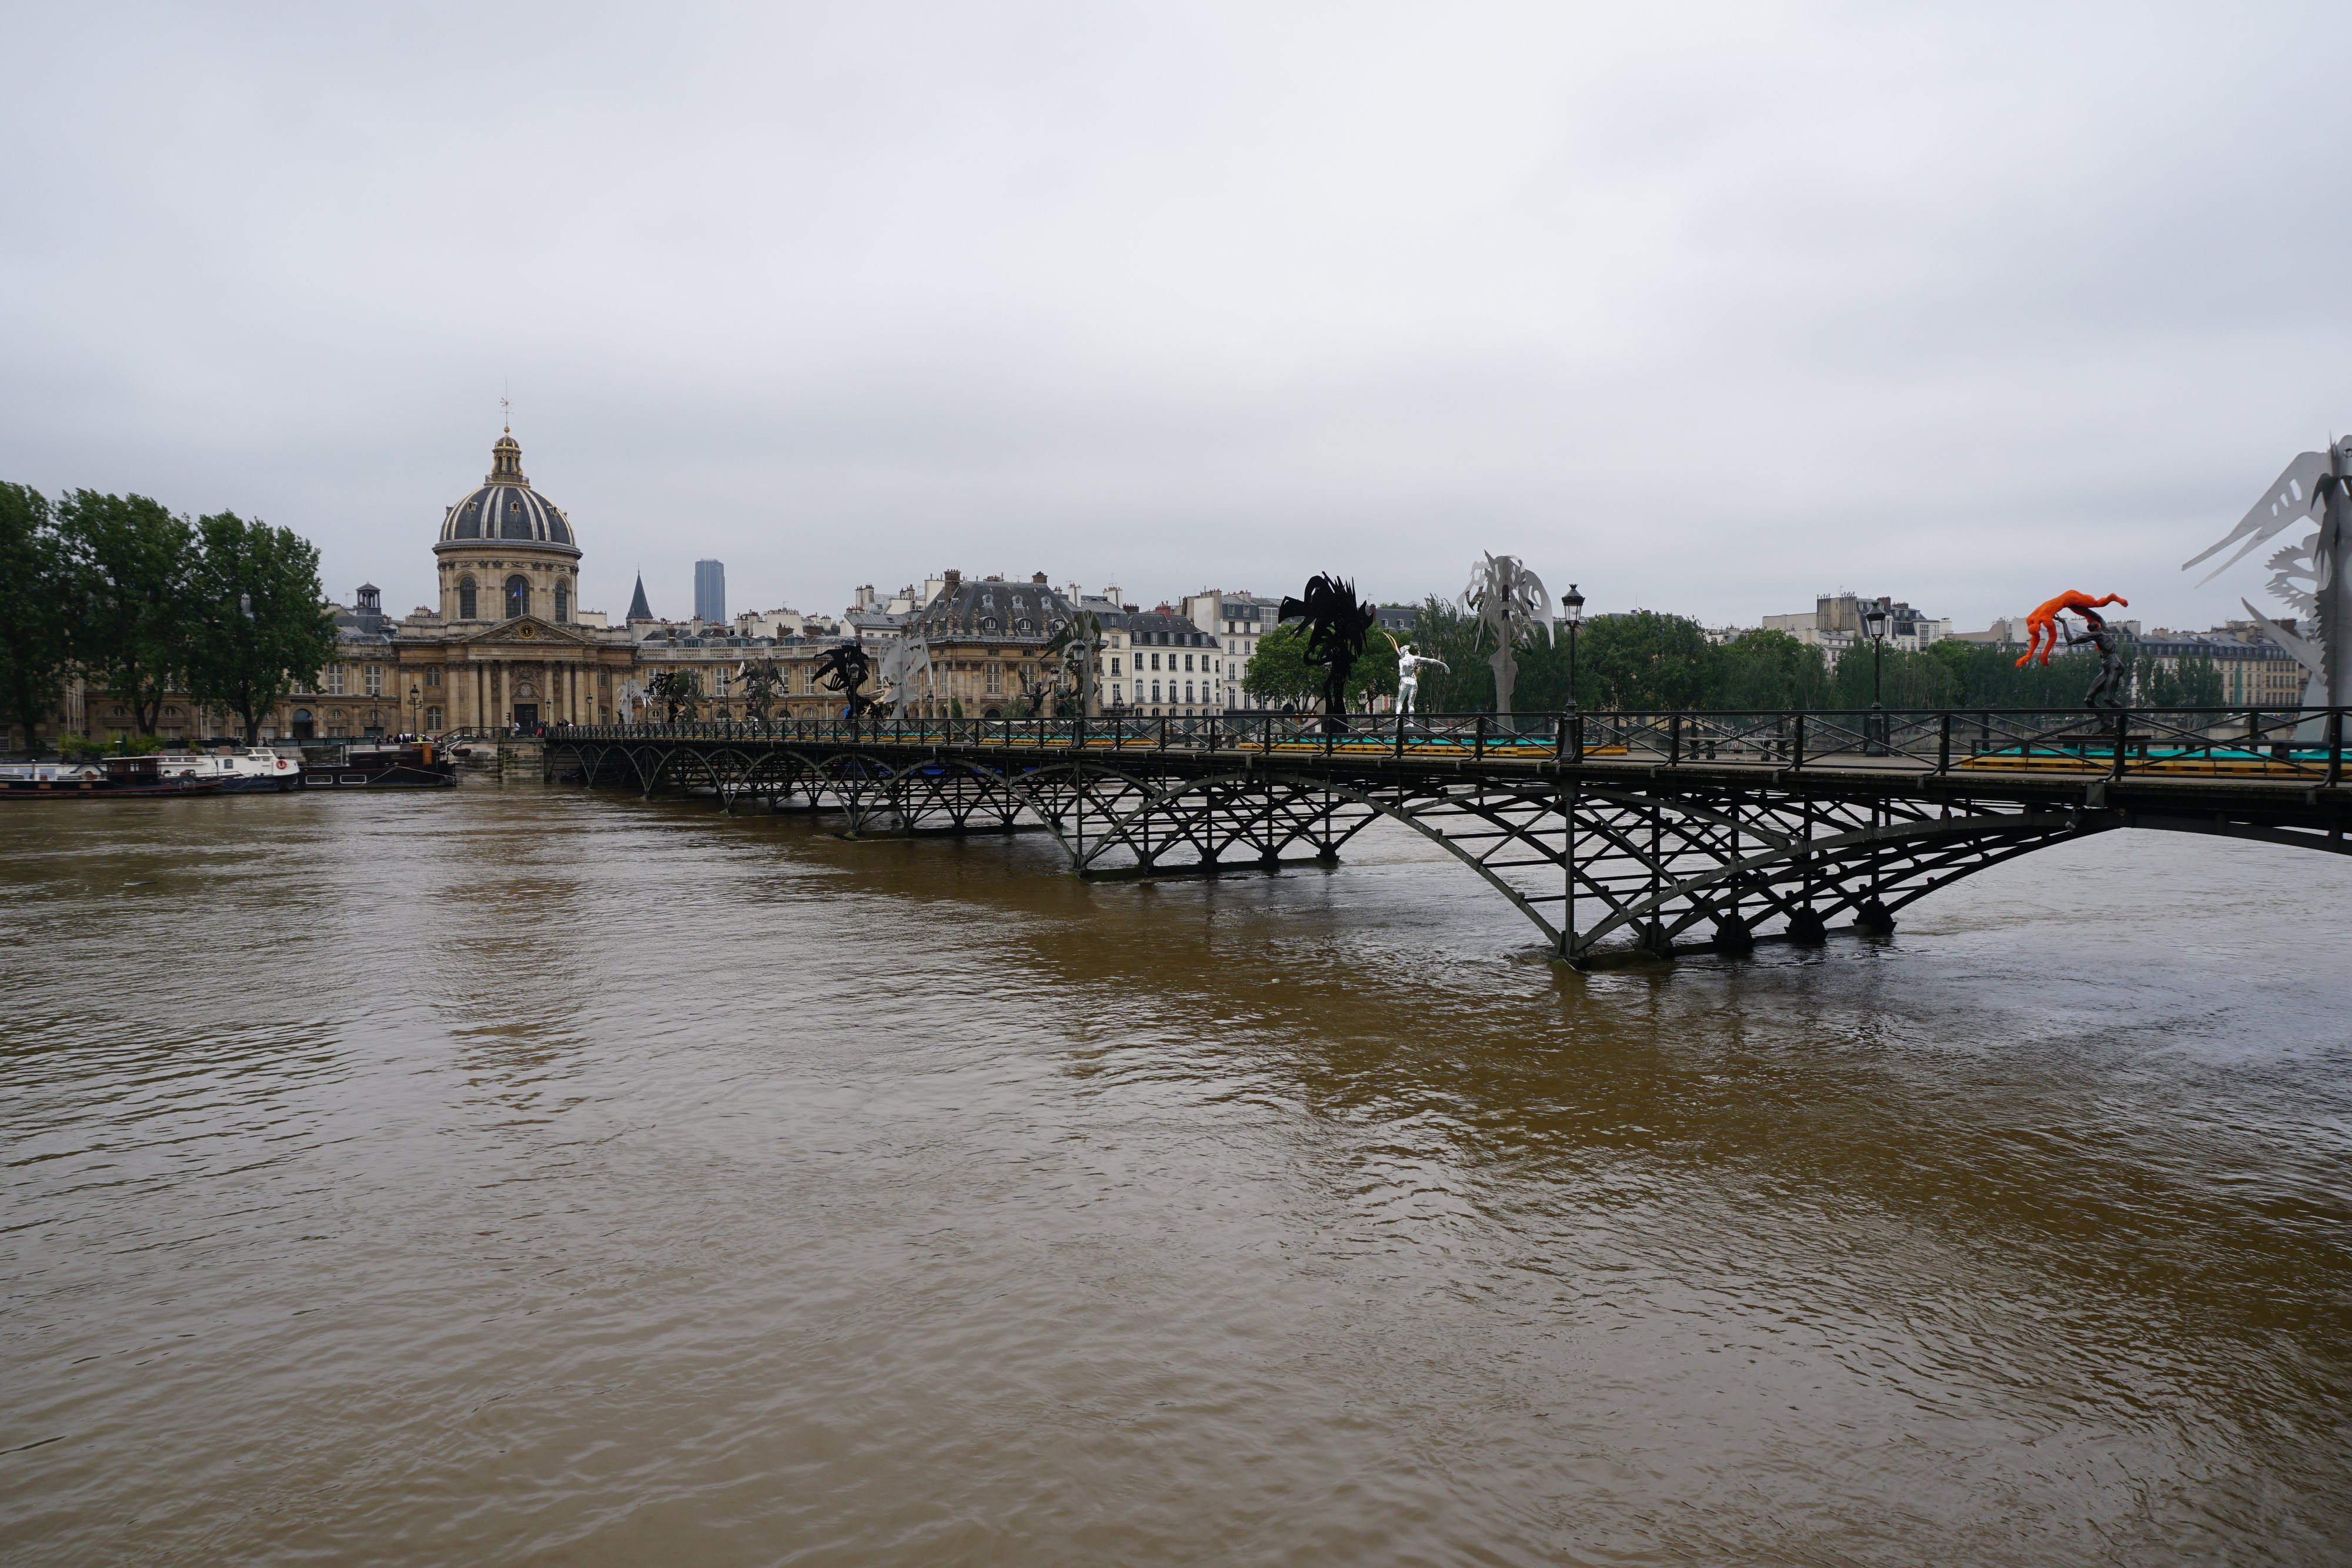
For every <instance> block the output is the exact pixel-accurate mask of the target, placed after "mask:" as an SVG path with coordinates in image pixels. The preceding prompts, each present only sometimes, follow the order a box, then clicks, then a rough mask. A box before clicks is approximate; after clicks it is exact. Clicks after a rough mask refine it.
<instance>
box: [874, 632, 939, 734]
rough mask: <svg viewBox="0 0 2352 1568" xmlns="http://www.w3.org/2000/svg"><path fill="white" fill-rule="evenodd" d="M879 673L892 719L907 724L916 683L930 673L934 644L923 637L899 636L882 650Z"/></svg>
mask: <svg viewBox="0 0 2352 1568" xmlns="http://www.w3.org/2000/svg"><path fill="white" fill-rule="evenodd" d="M877 673H878V674H880V676H881V679H882V685H884V686H885V687H887V689H888V691H889V693H890V696H889V703H890V716H891V717H892V718H894V719H898V720H900V721H904V720H905V718H906V716H907V705H908V703H910V702H912V701H913V700H914V697H915V683H916V682H917V681H919V680H923V679H926V678H928V677H929V674H930V673H931V644H930V643H929V641H928V640H926V639H924V638H921V637H913V636H908V634H906V633H904V632H901V633H899V635H898V637H896V638H895V639H893V640H892V642H891V643H890V645H889V647H887V649H885V650H884V651H883V653H882V664H881V666H880V668H879V670H878V672H877Z"/></svg>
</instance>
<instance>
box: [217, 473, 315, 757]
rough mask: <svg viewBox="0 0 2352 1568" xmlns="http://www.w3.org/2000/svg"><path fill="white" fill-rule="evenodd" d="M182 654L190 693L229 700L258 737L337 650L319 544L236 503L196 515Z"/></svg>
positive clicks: (253, 738) (250, 738) (253, 740)
mask: <svg viewBox="0 0 2352 1568" xmlns="http://www.w3.org/2000/svg"><path fill="white" fill-rule="evenodd" d="M196 544H197V547H198V550H197V556H196V559H195V562H194V567H193V569H192V570H190V572H189V574H188V578H189V580H188V585H187V596H186V607H185V620H186V622H187V625H188V628H189V630H190V632H191V633H192V635H191V636H190V638H189V641H188V644H187V647H186V650H185V653H184V655H183V661H182V662H183V663H184V667H185V670H186V675H187V685H188V695H190V696H193V697H194V698H195V699H196V701H197V702H199V703H204V704H208V705H213V706H219V707H224V708H226V709H228V710H229V711H230V712H231V713H234V714H235V715H236V716H237V719H238V721H239V722H240V723H241V724H243V726H244V727H245V743H246V744H247V746H254V745H257V744H259V742H260V739H261V726H262V722H263V721H264V720H265V719H267V718H268V716H269V715H270V714H271V713H272V712H273V711H275V709H276V708H277V706H278V703H279V701H280V700H282V699H283V698H284V697H285V696H286V695H287V694H288V693H289V691H291V690H293V689H294V688H295V687H297V686H308V685H312V684H314V683H315V682H316V681H317V679H318V676H319V672H320V669H322V668H323V667H324V666H325V665H326V664H328V662H329V661H331V659H332V658H333V657H334V654H335V622H334V617H333V616H331V615H330V614H329V613H328V612H326V611H325V610H323V609H321V608H320V604H321V601H323V600H324V599H325V598H326V591H325V590H324V589H323V588H322V587H321V586H320V581H319V548H318V547H317V546H316V545H314V544H312V543H310V540H308V539H306V538H302V537H301V536H300V535H299V534H296V533H294V532H293V531H292V530H290V529H288V528H271V527H270V526H269V525H268V524H267V523H263V522H259V521H253V522H248V521H247V520H246V519H245V518H243V517H238V516H237V515H236V513H235V512H215V513H214V514H213V515H212V516H210V517H199V518H197V519H196Z"/></svg>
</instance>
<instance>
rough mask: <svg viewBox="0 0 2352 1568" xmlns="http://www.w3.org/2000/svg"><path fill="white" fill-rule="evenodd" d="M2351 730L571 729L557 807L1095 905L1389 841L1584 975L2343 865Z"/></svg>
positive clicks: (1222, 720)
mask: <svg viewBox="0 0 2352 1568" xmlns="http://www.w3.org/2000/svg"><path fill="white" fill-rule="evenodd" d="M2344 715H2345V710H2343V709H2340V708H2336V709H2320V708H2305V709H2292V710H2284V711H2280V710H2260V711H2252V710H2247V709H2218V708H2217V709H2189V710H2179V709H2166V710H2162V711H2149V710H2143V709H2113V710H2108V709H2102V710H2097V711H2092V712H2085V711H2083V710H2079V709H2077V710H2074V711H2072V712H2052V711H2045V710H2013V709H1998V708H1994V709H1937V710H1930V711H1917V712H1883V711H1878V710H1872V711H1868V712H1859V713H1857V712H1773V713H1600V712H1582V713H1569V714H1553V715H1546V716H1526V715H1520V716H1511V717H1506V718H1497V717H1496V716H1493V715H1477V714H1471V715H1414V716H1407V717H1399V716H1394V715H1374V716H1350V717H1349V718H1347V719H1345V720H1343V721H1341V723H1340V724H1339V725H1331V724H1329V723H1328V722H1327V721H1326V720H1324V719H1322V718H1319V717H1313V716H1286V715H1271V714H1228V715H1224V716H1219V717H1214V718H1202V719H1156V718H1155V719H1133V718H1126V719H1119V718H1085V719H1072V718H1060V719H929V720H920V719H908V720H903V721H894V720H888V719H880V720H865V721H847V720H845V721H839V722H835V721H809V720H802V721H784V722H779V723H775V724H766V725H762V724H752V723H736V724H682V725H659V726H615V727H597V728H570V729H557V730H553V731H550V732H548V734H547V736H546V737H545V754H544V763H543V765H544V767H545V769H546V772H547V777H548V778H550V779H561V780H571V781H576V782H580V783H583V784H586V785H589V786H593V787H626V788H631V789H636V790H637V791H638V792H639V793H640V794H642V795H647V796H650V795H652V794H654V793H655V792H656V791H657V790H662V789H682V790H688V791H698V792H701V793H705V794H707V795H709V796H711V797H713V798H715V799H716V800H717V802H718V803H719V806H720V807H721V808H722V809H723V810H730V811H731V810H738V809H742V808H758V809H765V810H812V811H819V812H830V813H834V814H836V815H838V816H839V817H840V818H842V819H843V821H844V823H845V832H846V833H848V834H849V835H851V836H859V837H863V836H869V835H877V834H930V833H992V832H1013V831H1024V830H1032V831H1043V832H1045V833H1048V834H1050V835H1051V836H1052V839H1053V841H1054V842H1055V843H1056V844H1057V845H1059V846H1060V848H1061V850H1062V852H1063V853H1064V855H1065V856H1066V859H1067V863H1068V866H1069V869H1070V870H1071V871H1072V872H1073V873H1076V874H1078V875H1081V876H1111V875H1119V876H1149V875H1161V874H1171V873H1196V874H1197V873H1203V872H1213V871H1221V870H1228V869H1234V870H1239V869H1247V868H1253V867H1268V866H1278V865H1282V864H1286V863H1291V862H1296V861H1298V860H1302V859H1308V860H1313V861H1318V862H1333V861H1336V860H1337V859H1338V858H1339V852H1340V850H1341V849H1342V848H1343V847H1344V846H1345V845H1346V844H1347V842H1348V841H1349V839H1350V838H1352V837H1354V836H1355V835H1356V834H1357V833H1359V832H1360V831H1363V829H1364V828H1365V827H1366V826H1368V825H1369V824H1370V823H1371V822H1372V821H1375V820H1378V819H1381V818H1387V819H1389V820H1391V821H1395V822H1398V823H1401V824H1402V825H1403V826H1405V827H1407V828H1410V829H1412V831H1415V832H1418V833H1420V834H1422V835H1423V836H1424V837H1426V838H1428V839H1429V840H1430V841H1432V842H1433V843H1435V844H1437V845H1439V846H1441V847H1442V848H1444V850H1445V851H1446V852H1448V853H1449V854H1451V855H1452V856H1454V858H1455V859H1456V860H1458V861H1460V862H1462V864H1463V865H1464V866H1465V867H1466V868H1467V869H1468V870H1469V871H1471V872H1473V873H1475V874H1476V875H1478V876H1479V877H1481V878H1483V879H1484V880H1485V881H1486V883H1487V884H1488V885H1489V886H1490V887H1492V888H1493V889H1494V890H1495V891H1496V893H1497V894H1500V895H1501V896H1503V897H1505V898H1507V899H1508V900H1509V901H1510V902H1511V903H1512V904H1514V905H1515V906H1516V907H1517V909H1518V910H1519V911H1520V913H1522V914H1523V915H1526V916H1527V918H1528V920H1529V921H1530V922H1532V923H1533V924H1534V925H1535V926H1536V927H1537V928H1538V929H1539V930H1540V931H1541V932H1542V933H1543V934H1544V938H1545V940H1546V941H1547V942H1548V943H1549V945H1550V946H1551V947H1552V949H1553V951H1554V953H1555V954H1556V955H1557V956H1559V957H1560V958H1562V959H1565V960H1567V961H1568V962H1570V963H1572V964H1576V965H1579V966H1583V965H1588V964H1591V963H1595V962H1601V961H1605V960H1608V959H1611V958H1612V957H1621V956H1653V957H1666V956H1673V955H1674V954H1676V953H1680V952H1687V951H1695V950H1701V949H1712V950H1716V951H1721V952H1739V951H1744V950H1746V949H1747V948H1748V947H1749V946H1752V945H1753V944H1754V943H1755V942H1756V941H1757V940H1759V938H1781V939H1787V940H1792V941H1799V942H1805V941H1819V940H1822V938H1823V937H1824V936H1826V934H1827V932H1828V931H1829V929H1830V928H1831V926H1832V925H1833V924H1843V925H1851V926H1852V927H1853V928H1856V929H1859V930H1862V931H1864V932H1886V931H1891V930H1893V929H1894V925H1895V914H1896V912H1897V911H1899V910H1901V909H1902V908H1903V907H1904V906H1905V905H1906V904H1910V903H1912V902H1913V901H1915V900H1916V899H1919V898H1923V897H1925V896H1927V894H1930V893H1932V892H1934V891H1935V890H1936V889H1937V888H1939V887H1942V886H1944V885H1945V884H1946V883H1950V882H1954V881H1956V880H1958V878H1960V877H1963V876H1967V875H1969V874H1970V873H1974V872H1978V871H1981V870H1983V869H1985V868H1986V867H1987V866H1991V865H1998V864H2000V862H2003V861H2007V860H2012V859H2014V858H2016V857H2017V856H2019V855H2022V854H2030V853H2032V852H2033V851H2035V850H2038V849H2043V848H2047V847H2048V846H2050V845H2052V844H2055V843H2061V842H2064V841H2068V840H2072V839H2078V838H2082V837H2084V836H2086V835H2089V834H2092V833H2100V832H2107V831H2114V830H2116V829H2119V828H2140V829H2151V830H2158V831H2172V832H2195V833H2214V834H2221V835H2223V836H2226V837H2231V838H2241V839H2252V840H2255V841H2261V842H2264V843H2278V844H2294V845H2300V846H2303V847H2305V848H2309V849H2315V850H2325V851H2328V852H2335V853H2338V854H2341V853H2344V852H2346V850H2347V842H2346V837H2345V830H2346V827H2347V816H2352V811H2348V810H2347V794H2352V792H2347V790H2346V789H2345V788H2344V785H2343V748H2344V747H2343V742H2344Z"/></svg>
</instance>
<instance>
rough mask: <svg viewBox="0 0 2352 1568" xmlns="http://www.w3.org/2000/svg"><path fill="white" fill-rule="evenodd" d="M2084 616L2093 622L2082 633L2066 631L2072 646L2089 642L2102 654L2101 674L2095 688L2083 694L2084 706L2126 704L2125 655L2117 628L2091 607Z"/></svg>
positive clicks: (2069, 643) (2067, 642)
mask: <svg viewBox="0 0 2352 1568" xmlns="http://www.w3.org/2000/svg"><path fill="white" fill-rule="evenodd" d="M2083 619H2084V621H2086V622H2089V623H2090V624H2089V626H2088V628H2087V629H2086V630H2085V631H2084V632H2083V634H2082V635H2081V636H2079V637H2078V636H2076V635H2074V632H2071V631H2069V632H2067V633H2066V645H2067V646H2068V647H2070V648H2074V647H2080V646H2081V645H2082V644H2084V643H2089V644H2090V645H2091V646H2092V647H2093V648H2094V649H2095V650H2097V652H2098V655H2099V678H2098V679H2096V680H2095V681H2093V682H2092V683H2091V689H2090V690H2089V691H2087V692H2084V694H2083V706H2084V707H2099V706H2107V707H2121V706H2124V695H2123V678H2124V656H2123V653H2121V652H2120V651H2119V650H2118V649H2117V648H2116V629H2115V628H2114V627H2112V626H2110V625H2108V624H2107V623H2106V622H2105V621H2102V620H2101V619H2099V617H2098V616H2097V615H2095V614H2094V613H2093V612H2090V611H2087V610H2085V611H2084V612H2083ZM2061 624H2062V625H2063V622H2061ZM2102 696H2104V697H2105V698H2106V699H2107V700H2106V702H2105V704H2104V705H2102V704H2101V703H2100V701H2099V699H2100V698H2101V697H2102Z"/></svg>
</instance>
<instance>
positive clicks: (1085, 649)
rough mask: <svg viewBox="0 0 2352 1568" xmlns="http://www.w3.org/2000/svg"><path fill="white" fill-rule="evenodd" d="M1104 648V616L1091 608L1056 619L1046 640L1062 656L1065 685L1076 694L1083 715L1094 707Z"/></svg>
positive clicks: (1050, 647)
mask: <svg viewBox="0 0 2352 1568" xmlns="http://www.w3.org/2000/svg"><path fill="white" fill-rule="evenodd" d="M1102 650H1103V631H1102V618H1101V617H1100V616H1098V615H1097V614H1096V613H1095V612H1093V611H1091V610H1081V611H1079V612H1076V614H1074V615H1072V616H1071V617H1070V618H1069V619H1068V620H1067V621H1065V622H1056V623H1055V627H1054V635H1053V636H1052V638H1051V639H1050V640H1048V641H1047V643H1045V652H1046V653H1057V654H1059V655H1060V656H1061V661H1062V674H1063V689H1064V690H1065V691H1068V692H1073V693H1076V695H1077V699H1078V712H1079V713H1080V714H1081V715H1085V714H1091V713H1093V712H1094V710H1095V666H1096V665H1097V664H1099V663H1101V660H1102Z"/></svg>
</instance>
